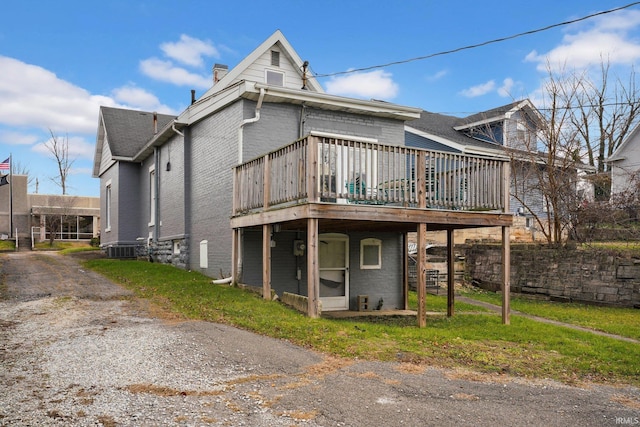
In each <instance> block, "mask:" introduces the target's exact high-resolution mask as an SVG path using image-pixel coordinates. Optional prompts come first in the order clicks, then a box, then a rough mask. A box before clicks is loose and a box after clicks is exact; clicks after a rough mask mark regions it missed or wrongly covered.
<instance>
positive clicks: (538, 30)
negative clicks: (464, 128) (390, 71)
mask: <svg viewBox="0 0 640 427" xmlns="http://www.w3.org/2000/svg"><path fill="white" fill-rule="evenodd" d="M639 4H640V1H636V2H633V3H629V4H627V5H626V6H620V7H617V8H615V9H609V10H605V11H602V12H597V13H593V14H591V15H587V16H583V17H582V18H577V19H572V20H570V21H564V22H560V23H557V24H552V25H548V26H546V27H542V28H538V29H535V30H529V31H525V32H523V33H518V34H514V35H511V36H506V37H500V38H498V39H493V40H489V41H485V42H482V43H477V44H472V45H468V46H463V47H458V48H456V49H451V50H445V51H442V52H437V53H432V54H430V55H425V56H418V57H415V58H410V59H404V60H401V61H394V62H388V63H386V64H381V65H371V66H369V67H363V68H355V69H353V70H347V71H338V72H336V73H329V74H315V75H314V77H315V78H323V77H333V76H338V75H342V74H351V73H357V72H359V71H368V70H374V69H376V68H385V67H390V66H392V65H399V64H406V63H408V62H414V61H422V60H424V59H429V58H434V57H436V56H443V55H449V54H452V53H456V52H460V51H463V50H469V49H475V48H478V47H482V46H486V45H489V44H494V43H499V42H503V41H506V40H512V39H515V38H518V37H522V36H528V35H531V34H535V33H540V32H542V31H547V30H550V29H552V28H557V27H561V26H564V25H569V24H574V23H576V22H580V21H585V20H587V19H590V18H593V17H596V16H600V15H605V14H608V13H613V12H617V11H619V10H623V9H627V8H629V7H632V6H636V5H639Z"/></svg>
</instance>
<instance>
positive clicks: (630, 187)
mask: <svg viewBox="0 0 640 427" xmlns="http://www.w3.org/2000/svg"><path fill="white" fill-rule="evenodd" d="M606 161H607V163H608V164H609V169H610V171H611V196H615V195H616V194H617V195H621V194H624V193H626V192H629V191H637V188H638V186H640V176H639V174H640V125H638V126H636V127H635V129H633V131H632V132H631V133H630V134H629V135H628V136H627V137H626V138H625V139H624V141H622V143H621V144H620V146H618V148H617V149H616V150H615V151H614V152H613V154H612V155H611V157H609V158H608V159H607V160H606Z"/></svg>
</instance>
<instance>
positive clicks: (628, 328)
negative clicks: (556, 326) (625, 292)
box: [464, 291, 640, 340]
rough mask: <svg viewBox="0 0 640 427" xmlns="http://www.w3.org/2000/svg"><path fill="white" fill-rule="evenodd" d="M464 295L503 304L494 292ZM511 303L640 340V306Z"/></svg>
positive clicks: (522, 309)
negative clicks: (639, 307)
mask: <svg viewBox="0 0 640 427" xmlns="http://www.w3.org/2000/svg"><path fill="white" fill-rule="evenodd" d="M464 295H465V296H467V297H469V298H473V299H477V300H479V301H484V302H489V303H492V304H496V305H501V304H502V295H499V294H495V293H493V292H483V291H472V292H465V293H464ZM510 304H511V310H512V311H513V310H515V311H520V312H522V313H525V314H530V315H533V316H539V317H544V318H547V319H551V320H557V321H559V322H564V323H569V324H572V325H578V326H584V327H587V328H591V329H595V330H598V331H602V332H607V333H610V334H616V335H621V336H623V337H628V338H633V339H636V340H640V310H638V309H634V308H618V307H603V306H595V305H588V304H578V303H556V302H551V301H542V300H532V299H528V298H526V297H517V296H511V300H510Z"/></svg>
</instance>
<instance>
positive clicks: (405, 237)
mask: <svg viewBox="0 0 640 427" xmlns="http://www.w3.org/2000/svg"><path fill="white" fill-rule="evenodd" d="M408 243H409V233H403V234H402V306H403V308H404V309H405V310H408V309H409V246H408Z"/></svg>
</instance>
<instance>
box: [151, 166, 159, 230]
mask: <svg viewBox="0 0 640 427" xmlns="http://www.w3.org/2000/svg"><path fill="white" fill-rule="evenodd" d="M155 181H156V165H152V166H149V227H153V226H155V225H156V197H158V195H157V194H156V182H155Z"/></svg>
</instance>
